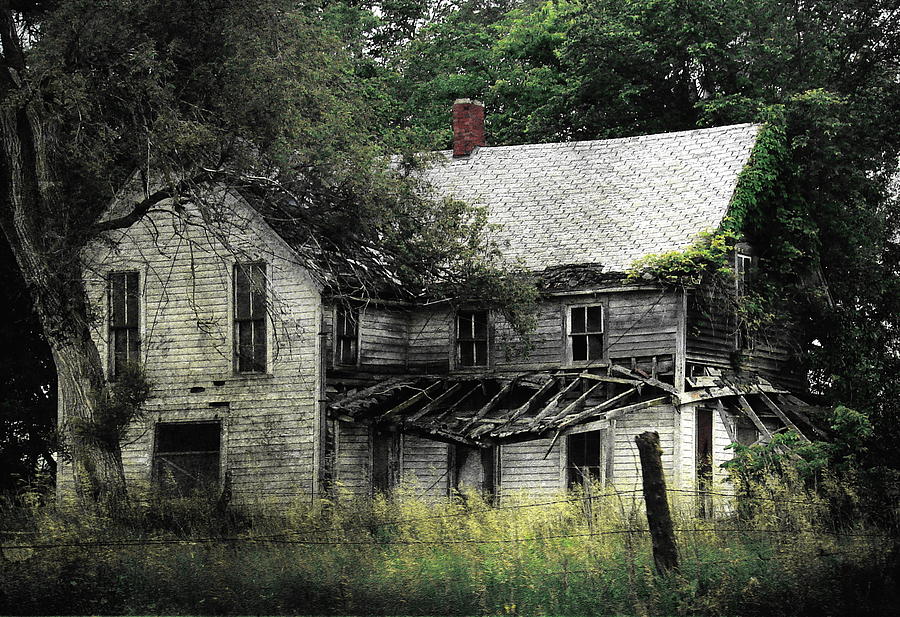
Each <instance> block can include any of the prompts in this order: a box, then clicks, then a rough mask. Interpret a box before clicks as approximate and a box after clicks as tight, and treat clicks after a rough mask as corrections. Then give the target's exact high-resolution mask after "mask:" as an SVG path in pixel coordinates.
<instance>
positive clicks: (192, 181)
mask: <svg viewBox="0 0 900 617" xmlns="http://www.w3.org/2000/svg"><path fill="white" fill-rule="evenodd" d="M223 173H224V172H222V171H220V170H204V171H202V172H201V173H199V174H196V175H195V176H192V177H190V178H184V179H183V180H180V181H178V182H176V183H175V184H174V185H172V186H169V187H166V188H164V189H160V190H158V191H155V192H153V193H150V194H149V195H148V196H147V197H145V198H144V199H142V200H141V201H139V202H138V203H136V204H135V205H134V206H133V207H132V208H131V210H129V212H128V213H127V214H124V215H122V216H119V217H116V218H114V219H109V220H106V221H99V222H98V223H95V224H94V225H93V226H92V227H91V235H96V234H100V233H103V232H104V231H112V230H113V229H127V228H128V227H131V226H132V225H134V224H135V223H137V222H138V221H139V220H141V219H142V218H143V217H144V216H145V215H146V214H147V212H149V211H150V208H152V207H153V206H155V205H156V204H158V203H160V202H163V201H165V200H167V199H172V198H173V197H177V196H178V195H179V194H181V193H182V192H184V191H185V190H186V189H187V188H188V187H190V186H194V185H197V184H208V183H210V182H212V181H213V180H215V179H216V178H218V177H221V176H222V175H223Z"/></svg>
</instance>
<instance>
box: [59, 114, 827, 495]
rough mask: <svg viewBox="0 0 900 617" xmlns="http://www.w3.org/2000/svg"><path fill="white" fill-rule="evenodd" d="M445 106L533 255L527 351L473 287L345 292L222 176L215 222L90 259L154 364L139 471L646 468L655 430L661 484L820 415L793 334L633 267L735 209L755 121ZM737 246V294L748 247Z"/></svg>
mask: <svg viewBox="0 0 900 617" xmlns="http://www.w3.org/2000/svg"><path fill="white" fill-rule="evenodd" d="M453 122H454V148H453V151H448V152H444V153H440V158H441V161H440V162H439V163H438V164H435V165H434V166H433V167H431V168H430V169H428V170H427V171H425V172H423V173H425V174H426V177H427V180H428V181H429V182H430V183H431V184H432V185H433V186H434V187H435V188H436V189H437V191H438V192H439V193H440V194H442V195H446V196H453V197H456V198H459V199H461V200H464V201H467V202H469V203H473V204H479V205H483V206H485V207H486V208H487V210H488V212H489V219H490V221H491V222H492V223H493V224H494V225H495V228H494V232H493V233H495V234H497V236H498V237H497V239H498V241H499V242H500V243H501V245H502V246H503V247H505V248H504V251H505V255H506V257H507V258H509V259H510V260H517V261H519V262H520V263H522V264H523V265H524V266H525V267H526V268H528V269H529V270H530V271H531V272H533V273H534V275H535V277H536V279H537V281H538V284H539V289H540V300H539V303H538V307H537V309H536V311H537V312H536V317H535V318H536V328H535V330H534V332H533V333H532V334H531V337H530V349H529V351H528V352H527V353H524V354H509V353H508V351H509V349H510V346H511V345H512V344H514V343H515V340H516V335H515V333H514V332H513V331H512V330H511V329H510V327H509V326H508V324H506V323H505V322H504V320H503V319H502V318H501V317H500V316H499V315H497V314H495V313H494V312H491V311H489V310H486V309H484V308H483V307H481V306H477V305H473V306H452V305H450V304H432V305H427V306H423V305H415V304H408V303H403V302H398V301H395V300H389V299H383V300H379V299H377V298H375V299H371V298H370V299H368V300H367V301H366V302H364V303H363V302H359V303H354V302H353V301H348V300H347V299H346V298H343V299H340V300H339V299H337V296H336V294H335V291H334V290H333V289H329V288H328V287H327V286H325V285H323V283H322V281H321V280H319V279H318V278H317V277H316V276H314V274H313V273H311V272H310V270H309V268H307V267H306V265H305V262H304V258H303V253H302V252H301V251H298V247H297V246H295V245H292V243H291V241H290V239H289V234H286V233H284V232H283V230H279V229H278V225H277V224H275V223H273V222H272V221H269V220H267V219H266V217H265V216H264V215H263V214H261V213H260V212H259V211H258V209H254V208H253V207H251V206H250V205H249V203H248V202H247V201H245V200H244V199H243V198H241V197H240V196H239V195H235V194H232V193H230V192H227V191H223V192H222V194H221V195H220V196H219V198H220V200H219V207H220V208H221V210H222V212H224V213H226V215H227V216H224V217H223V220H227V221H228V227H227V229H219V230H216V231H215V233H213V232H211V231H210V230H209V229H208V227H207V226H205V225H204V224H202V222H198V221H199V216H200V215H199V214H198V213H197V212H196V211H194V210H192V208H191V206H190V205H188V206H187V207H185V208H184V209H183V211H181V212H179V213H178V216H175V215H174V214H173V213H169V212H155V213H151V214H150V215H149V216H148V217H145V219H144V220H142V221H139V222H137V223H135V224H134V225H133V226H132V227H131V228H129V229H127V230H120V231H115V232H109V234H108V236H109V237H108V242H104V243H102V244H100V243H98V244H97V245H95V246H93V247H91V249H90V250H89V251H88V254H87V255H86V256H85V261H86V263H87V264H88V265H89V268H88V274H87V277H88V289H89V295H90V299H91V302H92V303H93V304H94V306H95V309H96V313H97V315H98V316H100V317H98V319H97V322H96V326H95V338H96V342H97V345H98V347H99V349H100V352H101V354H103V355H104V356H105V357H106V358H107V370H108V371H109V374H110V375H111V376H114V375H115V374H116V373H117V372H118V371H121V370H122V368H123V367H124V366H125V364H126V363H127V362H129V361H132V360H135V359H137V360H139V361H140V362H141V363H142V364H143V366H144V367H145V370H146V373H147V375H148V377H149V379H150V381H151V383H152V384H153V398H152V399H151V400H150V401H149V403H148V405H147V413H146V416H145V417H144V418H143V419H142V420H141V421H139V422H136V423H135V425H134V426H133V427H132V428H131V430H130V432H129V435H128V438H127V440H126V441H125V442H124V443H123V444H122V449H123V460H124V464H125V471H126V476H127V479H128V481H129V482H130V483H132V484H134V485H139V486H141V485H152V484H153V483H156V484H158V485H163V486H165V487H167V488H168V489H171V490H176V491H181V492H186V491H189V490H191V489H193V488H196V487H199V486H204V485H205V486H213V487H221V486H222V485H223V483H225V482H226V481H227V482H228V484H229V488H230V490H231V492H232V494H233V495H234V499H235V500H236V501H249V500H253V499H270V500H291V499H297V498H301V499H304V498H313V497H315V496H318V495H325V494H337V495H341V494H349V495H357V496H367V495H373V494H375V493H376V492H378V491H389V490H391V489H392V488H394V487H396V486H398V485H399V484H400V483H404V486H407V487H408V488H409V490H411V491H415V492H417V493H418V494H421V495H425V496H431V497H440V496H446V495H448V494H451V493H452V492H453V491H454V490H457V489H463V488H465V487H469V488H471V489H473V490H480V491H483V492H485V493H488V494H494V495H496V494H499V495H501V496H502V494H504V493H508V492H510V491H513V492H515V491H524V492H527V493H531V494H540V493H551V492H557V491H560V490H563V489H566V488H568V487H572V486H573V485H577V484H581V483H583V482H584V481H585V479H591V480H593V481H596V482H599V483H601V484H605V485H614V486H616V487H621V488H623V489H632V488H634V487H635V485H636V484H638V483H639V482H640V468H639V462H638V455H637V450H636V447H635V444H634V437H635V435H637V434H639V433H641V432H643V431H646V430H654V431H657V432H658V433H659V435H660V439H661V445H662V449H663V463H664V467H665V470H666V473H667V474H668V477H669V482H670V483H674V484H676V485H679V486H684V487H696V486H701V487H702V486H709V484H710V483H711V482H713V481H715V480H716V479H717V478H720V477H721V474H722V473H723V472H722V470H721V469H720V464H721V463H723V462H724V461H726V460H728V459H729V458H730V457H731V451H730V450H729V449H727V448H726V446H728V445H729V444H730V443H731V442H734V441H740V442H742V443H752V442H755V441H757V440H759V439H763V440H765V439H768V438H770V436H771V434H772V432H774V431H778V430H785V428H786V427H790V428H795V429H798V430H799V432H800V433H801V434H803V433H804V432H807V433H808V431H809V430H811V429H812V427H811V426H803V427H802V430H801V429H799V427H798V426H797V425H798V424H802V423H803V422H804V421H805V419H804V415H803V413H802V407H803V403H802V402H801V401H800V399H798V398H796V396H795V395H796V394H802V392H803V391H804V382H805V379H804V376H803V375H802V374H798V373H797V372H796V370H795V369H792V368H791V366H792V364H791V363H790V362H789V360H790V349H789V346H788V345H787V344H786V342H785V341H784V340H782V339H779V338H777V337H776V338H775V339H774V340H764V341H752V340H750V339H749V337H747V336H745V335H744V334H742V332H741V329H740V328H739V327H737V326H736V321H735V318H734V315H733V308H729V305H728V304H727V303H724V302H723V303H722V304H721V305H720V306H718V307H714V309H713V310H709V307H708V306H707V307H706V308H704V309H703V310H701V308H700V306H699V304H700V303H699V302H698V296H699V295H700V290H692V289H673V288H668V287H664V286H661V285H659V284H656V283H654V282H652V281H643V280H641V281H637V282H635V281H632V280H629V279H627V278H626V276H625V274H624V273H625V272H626V271H627V269H628V268H629V266H630V265H631V264H632V263H633V262H634V261H635V260H636V259H638V258H640V257H642V256H645V255H648V254H654V253H660V252H665V251H672V250H679V249H684V248H686V247H688V246H689V245H691V244H692V243H694V242H695V241H696V240H697V238H698V235H699V234H700V233H701V232H704V231H707V230H715V229H717V228H718V227H719V226H720V225H721V223H722V221H723V218H724V217H725V216H726V214H727V213H728V210H729V203H730V201H731V199H732V196H733V194H734V191H735V187H736V185H737V182H738V176H739V174H740V173H741V171H742V169H743V168H744V167H745V166H746V165H747V163H748V161H749V159H750V156H751V152H752V151H753V148H754V144H755V140H756V137H757V134H758V132H759V129H760V127H759V126H757V125H751V124H744V125H736V126H726V127H720V128H711V129H701V130H691V131H685V132H678V133H668V134H661V135H648V136H641V137H631V138H624V139H609V140H598V141H582V142H571V143H550V144H535V145H521V146H504V147H487V146H486V145H485V138H484V109H483V106H482V105H481V104H480V103H478V102H477V101H470V100H468V99H461V100H459V101H457V102H456V103H455V104H454V108H453ZM113 208H114V206H113ZM733 259H734V261H733V265H734V271H735V280H734V286H735V289H734V293H735V294H738V295H739V294H740V293H741V292H742V289H743V286H744V285H745V284H746V282H747V278H748V277H750V276H751V273H752V271H753V267H754V259H755V257H754V255H753V253H752V250H751V247H749V246H746V245H739V246H738V248H737V250H736V251H735V254H734V255H733ZM736 352H737V353H736ZM736 358H737V360H736ZM71 483H72V474H71V471H70V470H67V469H66V468H65V467H64V466H61V467H60V473H59V490H60V492H61V493H65V492H66V491H67V490H71Z"/></svg>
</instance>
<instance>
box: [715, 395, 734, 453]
mask: <svg viewBox="0 0 900 617" xmlns="http://www.w3.org/2000/svg"><path fill="white" fill-rule="evenodd" d="M716 411H717V412H719V419H720V420H721V421H722V424H723V425H724V426H725V432H726V433H728V440H729V441H730V442H731V443H736V442H737V435H735V433H734V427H733V426H731V418H729V417H728V414H727V413H726V412H725V405H724V404H723V403H722V399H720V398H717V399H716Z"/></svg>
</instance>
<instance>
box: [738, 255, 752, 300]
mask: <svg viewBox="0 0 900 617" xmlns="http://www.w3.org/2000/svg"><path fill="white" fill-rule="evenodd" d="M752 275H753V257H751V256H750V255H747V254H745V253H736V254H735V256H734V285H735V291H737V295H738V297H742V296H745V295H746V294H747V288H748V285H749V284H750V280H751V277H752Z"/></svg>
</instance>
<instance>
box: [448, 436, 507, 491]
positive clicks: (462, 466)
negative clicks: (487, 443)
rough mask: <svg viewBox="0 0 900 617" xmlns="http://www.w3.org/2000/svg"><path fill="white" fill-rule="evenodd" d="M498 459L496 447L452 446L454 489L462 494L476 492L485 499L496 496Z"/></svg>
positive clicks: (452, 483)
mask: <svg viewBox="0 0 900 617" xmlns="http://www.w3.org/2000/svg"><path fill="white" fill-rule="evenodd" d="M498 459H499V451H498V449H497V447H496V446H491V447H487V448H478V447H475V446H466V445H462V444H455V445H452V446H450V464H451V467H452V470H453V475H452V477H451V485H452V487H453V488H455V489H456V490H457V491H461V492H466V491H476V492H478V493H480V494H481V495H483V496H485V497H492V496H494V495H495V493H496V488H497V467H498V465H497V463H498Z"/></svg>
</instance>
